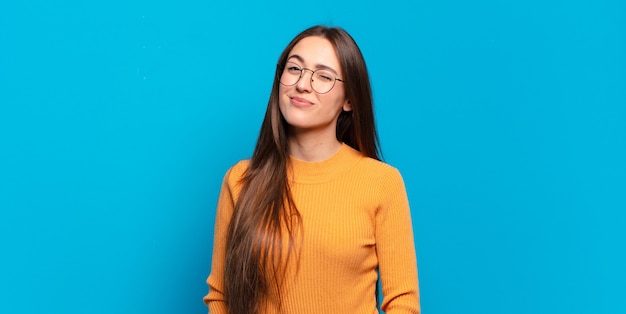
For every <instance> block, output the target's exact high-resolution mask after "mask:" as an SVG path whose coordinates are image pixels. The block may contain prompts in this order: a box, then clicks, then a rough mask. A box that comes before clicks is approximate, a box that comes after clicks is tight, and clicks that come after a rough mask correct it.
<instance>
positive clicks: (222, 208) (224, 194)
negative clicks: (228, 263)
mask: <svg viewBox="0 0 626 314" xmlns="http://www.w3.org/2000/svg"><path fill="white" fill-rule="evenodd" d="M241 164H242V163H241V162H240V163H239V164H237V165H235V166H234V167H233V168H231V169H230V170H229V171H228V172H227V173H226V175H225V176H224V181H223V183H222V188H221V191H220V196H219V199H218V202H217V210H216V216H215V233H214V238H213V257H212V263H211V274H210V275H209V277H208V278H207V284H208V286H209V293H208V294H207V295H206V296H205V297H204V298H203V301H204V303H205V304H206V305H207V307H208V308H209V313H212V314H226V313H227V309H226V302H227V300H226V298H225V296H224V267H225V265H224V260H225V258H226V237H227V235H228V226H229V224H230V219H231V217H232V214H233V210H234V208H235V198H236V194H238V185H239V179H240V177H241V176H240V175H241V172H240V171H241V168H242V167H240V166H241Z"/></svg>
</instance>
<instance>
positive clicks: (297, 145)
mask: <svg viewBox="0 0 626 314" xmlns="http://www.w3.org/2000/svg"><path fill="white" fill-rule="evenodd" d="M288 61H290V62H294V63H296V64H298V65H300V66H302V67H304V68H308V69H312V70H317V69H320V68H326V69H330V70H331V71H334V72H335V73H336V75H337V77H338V78H343V76H342V72H341V66H340V64H339V59H338V58H337V53H336V52H335V49H334V47H333V46H332V44H331V43H330V41H328V40H327V39H325V38H322V37H317V36H311V37H306V38H303V39H302V40H300V41H299V42H298V43H297V44H296V45H295V46H294V47H293V49H292V50H291V52H290V53H289V57H288ZM311 75H312V73H311V71H304V73H303V75H302V77H301V78H300V80H299V81H298V83H296V84H295V85H293V86H284V85H280V88H279V102H278V103H279V107H280V112H281V114H282V115H283V117H284V118H285V120H286V121H287V123H288V124H289V126H290V138H289V141H290V153H291V155H292V156H293V157H295V158H297V159H300V160H304V161H311V162H314V161H322V160H325V159H327V158H329V157H331V156H332V155H333V154H334V153H336V152H337V151H338V150H339V148H340V147H341V143H340V142H339V141H338V140H337V134H336V132H337V118H338V117H339V114H340V113H341V111H342V110H343V111H350V110H352V106H351V105H350V102H349V100H348V99H346V97H345V87H344V83H342V82H336V83H335V86H334V87H333V89H332V90H331V91H330V92H328V93H326V94H318V93H316V92H315V91H314V90H313V88H312V87H311Z"/></svg>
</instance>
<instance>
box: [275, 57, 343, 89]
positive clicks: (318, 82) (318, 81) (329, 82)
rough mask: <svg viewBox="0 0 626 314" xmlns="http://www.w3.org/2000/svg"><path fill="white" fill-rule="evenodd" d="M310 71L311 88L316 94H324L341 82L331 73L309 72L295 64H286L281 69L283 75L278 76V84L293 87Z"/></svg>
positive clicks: (321, 70) (322, 71)
mask: <svg viewBox="0 0 626 314" xmlns="http://www.w3.org/2000/svg"><path fill="white" fill-rule="evenodd" d="M305 70H306V71H311V88H313V90H314V91H315V92H316V93H318V94H326V93H328V92H330V90H331V89H333V87H335V82H337V81H339V82H343V80H342V79H340V78H337V76H335V74H334V73H333V72H331V71H328V70H324V69H319V70H311V69H307V68H303V67H301V66H299V65H297V64H296V63H293V62H287V64H285V66H284V67H283V74H282V75H281V76H280V84H283V85H285V86H293V85H296V83H298V81H300V78H302V76H303V75H304V71H305Z"/></svg>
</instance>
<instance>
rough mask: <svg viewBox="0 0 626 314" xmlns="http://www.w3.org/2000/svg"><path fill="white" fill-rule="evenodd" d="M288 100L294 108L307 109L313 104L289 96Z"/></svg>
mask: <svg viewBox="0 0 626 314" xmlns="http://www.w3.org/2000/svg"><path fill="white" fill-rule="evenodd" d="M289 100H290V102H291V104H292V105H294V106H296V107H308V106H312V105H313V103H312V102H310V101H308V100H306V99H304V98H301V97H296V96H290V97H289Z"/></svg>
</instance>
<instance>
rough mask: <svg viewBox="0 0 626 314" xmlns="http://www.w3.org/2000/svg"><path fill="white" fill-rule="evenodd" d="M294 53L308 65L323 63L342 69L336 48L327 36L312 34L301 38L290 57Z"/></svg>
mask: <svg viewBox="0 0 626 314" xmlns="http://www.w3.org/2000/svg"><path fill="white" fill-rule="evenodd" d="M294 55H298V56H299V57H300V58H302V60H303V61H304V63H305V64H304V66H306V67H315V66H317V65H323V66H327V67H331V68H333V69H335V70H336V71H339V70H340V65H339V59H338V58H337V53H336V51H335V48H334V47H333V45H332V44H331V43H330V41H329V40H328V39H326V38H322V37H318V36H310V37H305V38H303V39H301V40H300V41H299V42H298V43H297V44H296V45H295V46H294V47H293V49H291V51H290V52H289V57H291V56H294ZM292 60H293V59H292Z"/></svg>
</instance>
